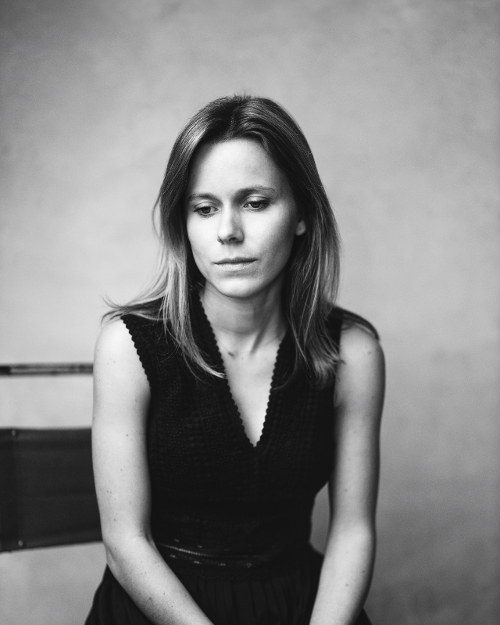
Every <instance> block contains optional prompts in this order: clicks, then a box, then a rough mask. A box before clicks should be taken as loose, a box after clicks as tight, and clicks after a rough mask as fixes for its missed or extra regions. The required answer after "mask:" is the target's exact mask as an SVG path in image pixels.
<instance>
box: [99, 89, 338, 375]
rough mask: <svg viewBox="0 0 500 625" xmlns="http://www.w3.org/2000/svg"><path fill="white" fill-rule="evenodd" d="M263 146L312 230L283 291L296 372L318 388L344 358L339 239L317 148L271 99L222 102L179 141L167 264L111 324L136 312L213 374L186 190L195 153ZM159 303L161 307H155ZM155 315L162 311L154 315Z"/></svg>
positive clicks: (201, 114)
mask: <svg viewBox="0 0 500 625" xmlns="http://www.w3.org/2000/svg"><path fill="white" fill-rule="evenodd" d="M241 138H245V139H250V140H252V141H257V142H258V143H259V144H260V145H261V146H262V148H263V149H264V150H265V151H266V152H267V154H268V155H269V156H270V157H271V158H272V160H273V161H274V163H275V164H276V166H277V167H278V168H279V169H280V170H281V171H282V173H283V174H284V175H285V177H286V179H287V181H288V183H289V185H290V187H291V189H292V193H293V197H294V200H295V203H296V205H297V208H298V211H299V214H300V216H301V218H302V219H303V220H304V222H305V225H306V231H305V233H304V234H303V235H301V236H300V237H296V238H295V241H294V244H293V247H292V252H291V257H290V259H289V261H288V264H287V267H286V270H285V277H284V288H283V299H282V302H283V309H284V314H285V316H286V319H287V322H288V324H289V327H290V330H291V332H292V335H293V338H294V342H295V354H296V356H295V362H294V364H293V371H294V372H295V371H296V370H297V369H298V368H299V367H300V366H302V367H305V369H306V371H307V372H308V374H309V376H310V377H311V378H312V379H313V380H315V382H316V383H317V384H318V386H320V387H322V386H325V385H326V384H327V383H328V382H329V381H331V380H332V378H333V375H334V372H335V367H336V364H337V362H338V360H339V355H338V351H337V349H336V347H335V345H334V344H333V341H332V339H331V336H330V335H331V332H329V330H328V322H327V319H328V316H329V314H330V313H331V311H332V309H333V307H334V303H335V298H336V294H337V288H338V280H339V257H340V254H339V248H340V240H339V234H338V229H337V225H336V222H335V218H334V215H333V211H332V209H331V207H330V203H329V201H328V198H327V195H326V192H325V189H324V187H323V185H322V183H321V180H320V177H319V174H318V170H317V168H316V164H315V161H314V157H313V155H312V152H311V149H310V147H309V145H308V143H307V140H306V138H305V137H304V135H303V133H302V131H301V130H300V128H299V126H298V125H297V123H296V122H295V121H294V120H293V118H292V117H291V116H290V115H289V114H288V113H287V112H286V111H285V110H284V109H283V108H282V107H281V106H280V105H279V104H277V103H276V102H274V101H272V100H269V99H267V98H260V97H253V96H248V95H235V96H230V97H224V98H219V99H217V100H214V101H212V102H210V103H209V104H207V105H206V106H204V107H203V108H202V109H201V110H200V111H198V113H196V114H195V115H194V116H193V117H192V118H191V119H190V121H189V122H188V123H187V125H186V126H185V127H184V129H183V130H182V131H181V133H180V134H179V136H178V137H177V139H176V141H175V143H174V146H173V148H172V152H171V154H170V158H169V160H168V164H167V168H166V172H165V177H164V179H163V183H162V185H161V188H160V192H159V195H158V199H157V201H156V204H155V211H157V216H158V217H159V225H160V239H161V259H160V264H159V268H158V271H157V274H156V277H155V278H154V281H153V282H152V284H151V286H150V287H149V288H148V289H147V290H146V291H145V292H144V293H143V294H142V295H140V296H139V297H137V298H136V299H134V300H132V301H131V302H130V303H129V304H127V305H126V306H112V310H111V311H110V312H109V313H108V316H110V317H117V316H119V315H122V314H126V313H129V314H130V313H132V314H136V315H140V316H142V317H146V318H149V319H153V318H155V319H158V316H160V317H161V318H162V320H163V323H164V326H165V330H166V331H167V332H168V333H169V334H170V335H171V337H172V338H173V340H174V342H175V344H176V347H177V348H178V349H179V350H180V352H181V354H182V355H183V357H184V358H185V360H186V362H187V364H188V366H190V368H191V369H192V370H195V369H196V367H193V364H194V365H196V366H198V367H201V369H203V370H205V371H208V372H210V373H211V374H213V375H218V376H220V375H221V374H220V372H217V371H215V370H213V368H211V367H210V366H209V364H208V363H207V362H206V361H205V359H204V357H203V355H202V353H201V351H200V349H199V347H198V346H197V344H196V342H195V339H194V335H193V330H192V325H191V316H190V309H189V299H190V295H191V293H192V292H193V290H195V289H196V288H197V287H198V286H199V285H200V283H201V284H202V283H203V282H202V281H203V278H202V276H201V274H200V272H199V271H198V269H197V267H196V265H195V263H194V259H193V257H192V253H191V248H190V244H189V241H188V237H187V232H186V221H185V210H184V202H185V191H186V187H187V183H188V177H189V174H190V165H191V162H192V160H193V156H194V154H195V152H196V150H197V149H198V148H199V147H200V146H201V145H205V144H214V143H219V142H223V141H229V140H231V139H241ZM157 300H161V305H160V308H159V312H158V308H157V307H154V306H153V303H154V302H155V301H157ZM155 308H156V312H154V310H155Z"/></svg>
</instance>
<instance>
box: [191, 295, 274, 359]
mask: <svg viewBox="0 0 500 625" xmlns="http://www.w3.org/2000/svg"><path fill="white" fill-rule="evenodd" d="M280 296H281V285H276V287H275V288H273V289H269V290H267V291H266V292H265V293H262V294H259V295H257V296H255V297H252V298H233V297H226V296H225V295H222V294H221V293H220V292H218V291H216V290H215V289H213V288H204V289H203V291H202V292H201V294H200V299H201V302H202V304H203V308H204V309H205V314H206V315H207V318H208V320H209V321H210V324H211V326H212V328H213V331H214V333H215V336H216V338H217V341H218V342H219V343H220V344H222V345H223V346H224V348H225V349H226V351H228V352H229V353H230V354H231V355H233V354H242V353H252V352H256V351H257V350H258V348H259V347H263V346H265V345H269V344H270V343H272V342H273V341H276V342H279V340H280V339H281V338H282V336H283V334H284V333H285V330H286V321H285V318H284V315H283V311H282V306H281V297H280Z"/></svg>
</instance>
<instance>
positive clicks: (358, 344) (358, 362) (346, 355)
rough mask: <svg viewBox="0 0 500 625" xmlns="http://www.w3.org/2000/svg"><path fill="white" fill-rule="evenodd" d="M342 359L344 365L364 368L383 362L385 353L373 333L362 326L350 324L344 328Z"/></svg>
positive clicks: (341, 342) (341, 345) (341, 341)
mask: <svg viewBox="0 0 500 625" xmlns="http://www.w3.org/2000/svg"><path fill="white" fill-rule="evenodd" d="M340 358H341V360H342V362H343V364H349V363H352V364H353V365H354V366H363V364H374V363H376V362H379V361H383V359H384V352H383V350H382V346H381V345H380V341H379V340H378V338H377V337H376V336H375V335H374V334H373V332H371V331H370V330H369V329H368V328H366V327H364V326H362V325H359V324H351V323H350V324H348V325H345V326H343V328H342V333H341V339H340Z"/></svg>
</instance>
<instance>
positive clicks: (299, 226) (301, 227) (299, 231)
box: [295, 219, 306, 236]
mask: <svg viewBox="0 0 500 625" xmlns="http://www.w3.org/2000/svg"><path fill="white" fill-rule="evenodd" d="M305 231H306V224H305V221H304V220H303V219H299V221H298V222H297V227H296V228H295V235H296V236H300V235H301V234H304V232H305Z"/></svg>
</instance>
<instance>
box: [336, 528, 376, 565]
mask: <svg viewBox="0 0 500 625" xmlns="http://www.w3.org/2000/svg"><path fill="white" fill-rule="evenodd" d="M376 542H377V533H376V529H375V523H374V522H371V521H365V520H363V521H357V522H352V523H335V522H334V523H332V525H331V527H330V532H329V539H328V545H332V546H334V545H343V547H344V549H348V550H349V551H354V552H358V553H364V554H366V555H369V557H370V558H374V557H375V548H376Z"/></svg>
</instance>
